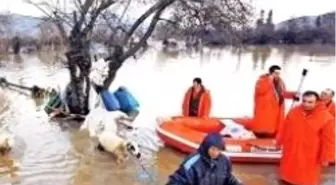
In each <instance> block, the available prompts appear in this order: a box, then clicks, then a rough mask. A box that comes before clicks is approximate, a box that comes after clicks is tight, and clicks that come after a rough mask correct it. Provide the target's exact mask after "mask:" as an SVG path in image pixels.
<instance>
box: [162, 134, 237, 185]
mask: <svg viewBox="0 0 336 185" xmlns="http://www.w3.org/2000/svg"><path fill="white" fill-rule="evenodd" d="M224 148H225V145H224V141H223V139H222V136H221V135H220V134H218V133H212V134H208V135H207V136H206V137H205V139H204V140H203V142H202V144H201V145H200V147H199V149H198V151H197V152H196V153H194V154H191V155H190V156H188V157H187V158H186V159H185V160H184V162H183V163H182V164H181V166H180V168H179V169H178V170H176V171H175V173H174V174H173V175H171V176H170V177H169V181H168V183H167V184H166V185H242V184H241V183H240V182H239V181H238V180H237V179H236V178H235V177H234V176H233V174H232V165H231V161H230V160H229V158H228V157H226V156H225V155H223V154H222V150H224Z"/></svg>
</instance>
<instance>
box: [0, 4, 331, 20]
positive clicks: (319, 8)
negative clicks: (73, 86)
mask: <svg viewBox="0 0 336 185" xmlns="http://www.w3.org/2000/svg"><path fill="white" fill-rule="evenodd" d="M0 2H1V6H0V11H10V12H12V13H18V14H23V15H33V16H40V15H42V13H41V12H40V11H39V10H38V9H36V8H35V7H33V6H31V5H28V4H25V3H24V2H23V0H0ZM251 2H252V4H253V5H254V7H255V8H256V11H257V12H259V11H260V9H265V11H266V12H268V10H269V9H273V12H274V22H275V23H278V22H281V21H283V20H286V19H288V18H291V17H298V16H302V15H318V14H322V13H326V12H329V11H333V10H335V7H334V5H333V2H334V1H333V0H251ZM138 10H139V8H138V7H137V9H136V11H134V12H135V15H134V16H135V17H136V16H137V14H140V13H142V12H143V10H140V11H138ZM132 12H133V11H132ZM258 14H259V13H258Z"/></svg>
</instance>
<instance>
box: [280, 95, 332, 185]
mask: <svg viewBox="0 0 336 185" xmlns="http://www.w3.org/2000/svg"><path fill="white" fill-rule="evenodd" d="M318 101H319V95H318V93H317V92H314V91H306V92H305V93H304V94H303V95H302V104H301V105H299V106H297V107H294V108H293V109H292V110H290V111H289V113H288V115H287V118H286V120H285V122H284V124H283V125H282V126H281V128H280V130H279V134H278V135H277V138H276V145H277V146H278V147H281V146H282V149H283V150H282V158H281V161H280V178H281V180H283V181H285V182H286V183H289V184H295V185H299V184H300V185H317V184H319V183H320V174H321V170H322V167H324V166H327V165H328V164H329V163H331V162H333V161H334V160H335V118H334V117H333V116H331V115H330V114H329V112H328V111H327V110H326V109H325V107H324V105H322V104H320V103H318Z"/></svg>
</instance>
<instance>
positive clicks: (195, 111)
mask: <svg viewBox="0 0 336 185" xmlns="http://www.w3.org/2000/svg"><path fill="white" fill-rule="evenodd" d="M182 111H183V116H190V117H209V114H210V111H211V96H210V93H209V91H208V90H207V89H205V87H204V86H203V84H202V79H201V78H195V79H194V80H193V86H192V87H190V88H189V89H188V91H187V92H186V94H185V95H184V99H183V104H182Z"/></svg>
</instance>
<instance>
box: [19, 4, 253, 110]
mask: <svg viewBox="0 0 336 185" xmlns="http://www.w3.org/2000/svg"><path fill="white" fill-rule="evenodd" d="M55 1H56V2H55ZM129 1H130V0H67V1H66V0H65V2H66V4H64V3H63V2H64V1H62V2H61V1H59V0H54V1H50V0H45V1H40V2H37V0H36V1H34V0H26V2H28V3H29V4H31V5H34V6H35V7H37V8H38V9H39V10H41V11H42V12H43V13H44V14H45V15H46V16H47V17H48V18H49V19H50V20H51V21H53V23H54V24H55V25H57V27H58V29H59V31H60V33H61V35H62V37H63V39H64V41H66V43H67V48H68V50H67V52H66V58H67V63H68V68H69V72H70V83H69V85H68V87H69V88H68V91H67V101H68V106H69V109H70V111H71V112H72V113H77V114H86V113H88V111H89V110H88V98H89V96H90V94H89V92H90V80H89V72H90V67H91V55H90V50H89V47H90V41H91V36H92V33H93V30H94V27H95V25H96V24H97V23H98V22H100V20H102V19H103V17H102V16H103V15H104V12H112V13H114V14H115V15H116V16H117V17H119V16H118V15H120V13H117V10H120V9H122V8H124V11H123V13H122V15H123V14H124V13H128V14H130V12H131V11H132V10H130V9H128V4H129ZM52 2H54V3H52ZM134 2H137V3H139V1H135V0H134ZM141 2H143V1H141ZM144 3H148V4H150V5H151V6H150V7H149V8H148V9H147V10H146V11H145V12H144V13H143V14H142V15H141V16H139V17H138V18H137V19H136V21H135V22H133V23H131V26H130V28H126V29H125V28H123V27H122V26H120V25H121V22H117V24H116V25H113V26H115V28H114V29H115V30H118V31H119V30H121V32H123V34H120V36H121V39H120V40H121V41H120V42H119V43H113V45H111V47H112V51H111V53H110V56H109V57H107V58H106V61H107V62H108V63H109V75H108V77H107V78H106V79H105V81H104V86H105V87H109V86H110V84H111V83H112V82H113V80H114V78H115V76H116V73H117V71H118V69H119V68H120V67H121V66H122V64H123V62H124V61H125V60H126V59H128V58H129V57H131V56H133V55H134V54H135V53H136V52H137V51H138V50H139V49H140V48H141V47H143V45H145V43H146V41H147V39H148V38H149V37H150V36H151V35H152V33H153V31H154V29H155V27H156V25H157V23H158V22H159V21H160V20H162V18H161V15H162V13H163V12H164V11H165V10H168V9H169V10H170V11H172V12H173V13H174V12H177V11H178V12H179V14H181V15H183V17H184V18H185V19H184V20H183V22H184V24H183V25H186V26H194V25H204V24H205V23H209V22H212V21H213V22H214V23H218V24H222V23H225V24H226V25H227V26H229V25H231V27H239V26H241V25H242V24H245V23H246V20H247V16H248V15H249V14H250V12H249V7H248V5H247V4H245V3H243V2H242V1H240V0H218V1H213V0H148V1H145V2H144ZM71 6H73V8H72V9H71V10H70V7H71ZM209 10H212V11H211V12H210V11H209ZM206 13H211V17H213V18H214V19H213V20H209V18H208V15H207V14H206ZM147 19H149V25H148V26H147V27H146V29H145V31H144V34H143V35H141V37H140V39H139V41H137V42H136V43H134V44H129V43H130V42H131V40H132V38H134V35H135V33H136V31H137V29H139V28H140V27H141V25H142V24H143V23H144V21H145V20H147ZM117 20H121V18H120V17H119V18H118V19H117ZM68 28H70V31H69V32H68V31H67V29H68ZM111 34H112V35H111V37H113V36H114V34H117V33H116V32H112V33H111ZM118 37H119V36H118ZM119 38H120V37H119Z"/></svg>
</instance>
